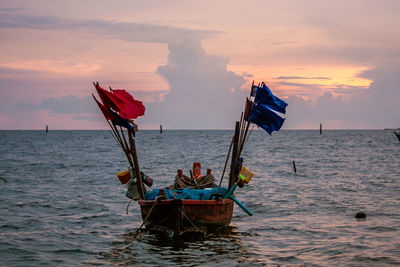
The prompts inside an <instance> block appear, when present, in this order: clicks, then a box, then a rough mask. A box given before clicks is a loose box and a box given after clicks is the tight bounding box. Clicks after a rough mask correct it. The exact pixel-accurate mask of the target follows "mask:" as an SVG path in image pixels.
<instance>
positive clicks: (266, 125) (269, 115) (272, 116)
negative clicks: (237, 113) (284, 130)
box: [249, 103, 285, 135]
mask: <svg viewBox="0 0 400 267" xmlns="http://www.w3.org/2000/svg"><path fill="white" fill-rule="evenodd" d="M249 121H251V122H253V123H255V124H257V125H258V126H259V127H261V128H263V129H264V130H265V131H267V133H269V134H270V135H271V134H272V132H273V131H279V129H280V128H281V127H282V125H283V122H284V121H285V119H284V118H282V117H281V116H279V115H278V114H276V113H275V112H273V111H272V110H270V109H269V106H267V105H263V104H257V103H256V104H255V105H254V106H253V108H252V110H251V112H250V115H249Z"/></svg>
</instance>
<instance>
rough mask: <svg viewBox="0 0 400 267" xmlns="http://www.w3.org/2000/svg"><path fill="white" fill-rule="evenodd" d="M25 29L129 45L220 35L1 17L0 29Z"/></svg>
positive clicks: (111, 23)
mask: <svg viewBox="0 0 400 267" xmlns="http://www.w3.org/2000/svg"><path fill="white" fill-rule="evenodd" d="M1 27H2V28H25V29H37V30H60V29H66V30H69V29H73V30H77V29H80V30H86V31H87V32H89V33H91V34H93V33H95V34H96V33H97V34H101V35H103V36H104V35H105V36H108V37H114V38H118V39H122V40H125V41H129V42H156V43H172V42H179V41H182V40H183V39H185V38H189V39H197V40H201V39H205V38H209V37H212V36H215V35H217V34H219V33H221V32H219V31H213V30H193V29H185V28H178V27H172V26H160V25H153V24H145V23H131V22H116V21H109V20H100V19H97V20H94V19H91V20H78V19H61V18H58V17H54V16H37V15H28V14H18V13H2V14H1V16H0V28H1Z"/></svg>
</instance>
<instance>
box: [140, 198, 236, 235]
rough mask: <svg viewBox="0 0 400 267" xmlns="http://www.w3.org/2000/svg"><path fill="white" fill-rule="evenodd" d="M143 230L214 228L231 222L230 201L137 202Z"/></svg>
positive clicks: (231, 208) (231, 205)
mask: <svg viewBox="0 0 400 267" xmlns="http://www.w3.org/2000/svg"><path fill="white" fill-rule="evenodd" d="M138 202H139V205H140V209H141V213H142V218H143V221H144V223H145V226H146V228H148V229H151V228H154V227H160V226H161V227H166V228H168V229H171V230H174V231H175V232H176V231H182V230H185V229H189V228H207V229H216V228H219V227H224V226H228V225H229V224H230V222H231V220H232V214H233V201H232V200H231V199H219V200H189V199H187V200H186V199H184V200H179V199H168V200H139V201H138Z"/></svg>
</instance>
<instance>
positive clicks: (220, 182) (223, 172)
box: [215, 136, 233, 199]
mask: <svg viewBox="0 0 400 267" xmlns="http://www.w3.org/2000/svg"><path fill="white" fill-rule="evenodd" d="M232 144H233V136H232V141H231V144H230V145H229V151H228V154H227V155H226V160H225V165H224V170H223V171H222V175H221V179H220V180H219V185H218V190H217V196H216V197H215V199H218V194H219V190H220V189H221V184H222V180H223V179H224V175H225V170H226V165H228V160H229V155H230V154H231V150H232Z"/></svg>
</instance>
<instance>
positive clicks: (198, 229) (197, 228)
mask: <svg viewBox="0 0 400 267" xmlns="http://www.w3.org/2000/svg"><path fill="white" fill-rule="evenodd" d="M179 210H180V211H181V213H182V214H183V216H185V218H186V219H187V220H188V221H189V222H190V224H191V225H193V227H194V228H196V231H198V232H201V230H200V228H199V227H197V226H196V225H195V224H194V223H193V222H192V220H190V219H189V217H188V216H186V214H185V212H184V211H183V210H182V209H181V208H179Z"/></svg>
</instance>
